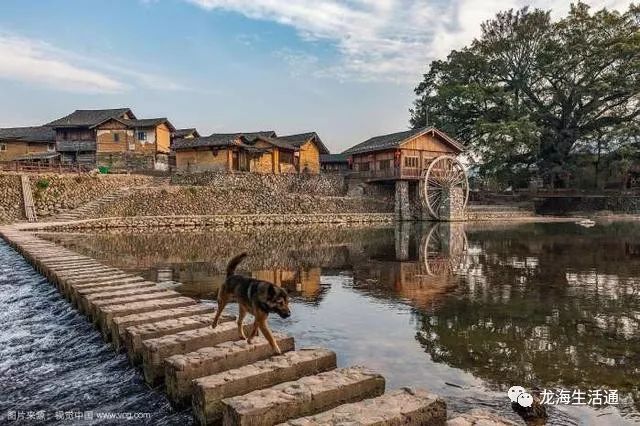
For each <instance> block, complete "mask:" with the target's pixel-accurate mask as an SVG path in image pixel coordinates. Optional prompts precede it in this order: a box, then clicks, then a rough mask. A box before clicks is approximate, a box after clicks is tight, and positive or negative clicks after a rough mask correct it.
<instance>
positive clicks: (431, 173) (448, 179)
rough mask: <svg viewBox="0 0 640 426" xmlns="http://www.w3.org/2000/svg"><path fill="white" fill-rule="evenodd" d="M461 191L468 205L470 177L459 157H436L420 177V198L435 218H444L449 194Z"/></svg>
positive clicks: (465, 203)
mask: <svg viewBox="0 0 640 426" xmlns="http://www.w3.org/2000/svg"><path fill="white" fill-rule="evenodd" d="M458 191H459V192H461V193H462V196H463V204H462V206H461V209H462V210H464V209H465V208H466V207H467V200H468V199H469V179H468V177H467V172H466V171H465V169H464V167H463V166H462V164H461V163H460V162H459V161H458V159H457V158H455V157H453V156H451V155H441V156H440V157H436V158H435V159H434V160H433V161H432V162H431V164H429V167H428V168H427V170H425V171H424V172H423V173H422V179H420V199H421V200H422V204H423V206H425V207H426V208H427V209H428V210H429V214H430V215H431V217H433V218H434V219H444V218H443V217H442V215H441V213H440V212H441V207H442V205H443V203H444V201H446V199H447V197H448V196H449V194H452V193H455V192H458Z"/></svg>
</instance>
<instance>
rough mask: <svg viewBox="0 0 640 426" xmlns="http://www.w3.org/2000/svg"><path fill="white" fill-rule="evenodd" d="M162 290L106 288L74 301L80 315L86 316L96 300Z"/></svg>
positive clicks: (155, 287)
mask: <svg viewBox="0 0 640 426" xmlns="http://www.w3.org/2000/svg"><path fill="white" fill-rule="evenodd" d="M162 290H164V289H162V288H160V287H158V286H149V287H139V286H138V287H130V288H125V289H121V288H120V287H115V288H111V287H107V288H106V289H104V290H103V291H96V292H95V293H88V294H83V295H82V297H80V298H78V299H77V300H76V301H77V306H78V310H79V311H80V312H81V313H85V314H86V313H87V312H88V311H89V308H88V307H89V304H90V303H91V302H95V301H98V300H105V299H114V298H117V297H126V296H133V295H136V294H147V293H155V292H158V291H162Z"/></svg>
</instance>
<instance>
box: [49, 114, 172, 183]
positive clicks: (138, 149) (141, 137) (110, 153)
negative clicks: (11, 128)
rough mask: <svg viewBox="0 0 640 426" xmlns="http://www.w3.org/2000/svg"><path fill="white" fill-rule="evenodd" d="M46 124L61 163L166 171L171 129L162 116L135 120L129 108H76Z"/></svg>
mask: <svg viewBox="0 0 640 426" xmlns="http://www.w3.org/2000/svg"><path fill="white" fill-rule="evenodd" d="M47 126H49V127H51V128H52V129H53V130H54V132H55V141H56V151H57V152H58V153H59V154H60V155H61V161H62V162H63V163H64V164H69V163H71V164H81V165H84V166H87V167H89V168H92V167H107V168H110V169H126V170H168V167H169V151H170V144H171V134H172V132H174V131H175V128H174V127H173V125H172V124H171V123H170V122H169V120H167V119H166V118H149V119H137V117H136V116H135V115H134V114H133V112H132V111H131V109H129V108H118V109H104V110H76V111H74V112H73V113H71V114H69V115H67V116H65V117H63V118H60V119H58V120H55V121H52V122H51V123H48V124H47Z"/></svg>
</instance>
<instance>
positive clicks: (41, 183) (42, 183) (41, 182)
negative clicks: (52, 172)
mask: <svg viewBox="0 0 640 426" xmlns="http://www.w3.org/2000/svg"><path fill="white" fill-rule="evenodd" d="M50 184H51V182H49V179H45V178H40V179H38V181H37V182H36V187H37V188H38V189H39V190H41V191H43V190H45V189H47V188H48V187H49V185H50Z"/></svg>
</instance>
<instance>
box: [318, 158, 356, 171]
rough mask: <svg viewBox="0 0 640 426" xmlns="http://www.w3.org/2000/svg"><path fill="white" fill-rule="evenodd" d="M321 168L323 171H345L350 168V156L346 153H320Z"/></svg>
mask: <svg viewBox="0 0 640 426" xmlns="http://www.w3.org/2000/svg"><path fill="white" fill-rule="evenodd" d="M320 170H321V171H322V172H327V173H330V172H333V173H345V172H348V171H349V170H350V169H349V156H348V155H345V154H322V155H320Z"/></svg>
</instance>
